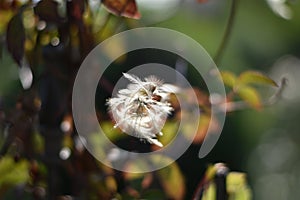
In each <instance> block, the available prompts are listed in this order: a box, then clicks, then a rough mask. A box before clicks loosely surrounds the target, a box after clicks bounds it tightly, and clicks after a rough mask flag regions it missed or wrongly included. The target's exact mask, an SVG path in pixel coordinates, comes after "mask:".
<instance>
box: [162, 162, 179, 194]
mask: <svg viewBox="0 0 300 200" xmlns="http://www.w3.org/2000/svg"><path fill="white" fill-rule="evenodd" d="M157 174H158V176H159V180H160V182H161V185H162V187H163V188H164V192H165V193H166V195H167V197H168V198H169V199H183V197H184V194H185V182H184V177H183V175H182V173H181V171H180V169H179V167H178V165H177V164H176V163H175V162H173V163H172V164H171V165H169V166H167V167H165V168H163V169H160V170H158V171H157Z"/></svg>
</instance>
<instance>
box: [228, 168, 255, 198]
mask: <svg viewBox="0 0 300 200" xmlns="http://www.w3.org/2000/svg"><path fill="white" fill-rule="evenodd" d="M226 186H227V192H228V194H229V200H250V199H252V193H251V190H250V188H249V186H248V184H247V180H246V174H244V173H239V172H230V173H229V174H228V175H227V178H226Z"/></svg>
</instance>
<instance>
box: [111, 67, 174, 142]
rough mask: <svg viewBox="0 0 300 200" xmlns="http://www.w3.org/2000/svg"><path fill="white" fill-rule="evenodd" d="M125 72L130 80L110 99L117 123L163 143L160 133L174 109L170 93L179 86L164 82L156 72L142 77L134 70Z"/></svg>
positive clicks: (149, 139) (137, 133) (122, 128)
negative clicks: (134, 73) (160, 139)
mask: <svg viewBox="0 0 300 200" xmlns="http://www.w3.org/2000/svg"><path fill="white" fill-rule="evenodd" d="M123 75H124V77H125V78H126V79H128V80H129V81H130V82H131V83H130V84H129V85H128V86H127V88H125V89H121V90H119V91H118V93H117V96H116V97H114V98H110V99H109V100H108V102H107V104H108V106H109V110H110V112H111V114H112V117H113V119H114V120H115V122H116V124H115V126H114V127H115V128H116V127H119V128H120V129H121V130H122V131H123V132H125V133H127V134H129V135H131V136H134V137H137V138H141V139H145V140H146V141H148V142H149V143H151V144H155V145H157V146H159V147H162V146H163V145H162V144H161V143H160V142H159V141H158V139H157V135H160V136H162V135H163V133H162V132H161V129H162V128H163V126H164V123H165V121H166V119H167V117H168V115H169V114H171V112H172V111H173V108H172V106H171V104H170V103H169V102H168V100H169V96H170V94H171V93H176V92H178V88H177V87H176V86H174V85H171V84H164V83H163V81H162V80H159V79H158V78H157V77H155V76H149V77H146V78H145V79H144V81H143V80H141V79H140V78H138V77H137V76H135V75H132V74H127V73H123Z"/></svg>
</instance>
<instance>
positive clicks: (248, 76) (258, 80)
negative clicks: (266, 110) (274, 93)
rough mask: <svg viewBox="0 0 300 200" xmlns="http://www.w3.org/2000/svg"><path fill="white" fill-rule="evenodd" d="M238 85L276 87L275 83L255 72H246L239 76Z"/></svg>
mask: <svg viewBox="0 0 300 200" xmlns="http://www.w3.org/2000/svg"><path fill="white" fill-rule="evenodd" d="M238 81H239V84H242V85H248V84H263V85H271V86H276V87H277V86H278V85H277V83H276V82H275V81H274V80H272V79H271V78H269V77H267V76H266V75H264V74H262V73H260V72H257V71H246V72H243V73H241V74H240V76H239V78H238Z"/></svg>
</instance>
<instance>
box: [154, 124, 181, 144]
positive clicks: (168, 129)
mask: <svg viewBox="0 0 300 200" xmlns="http://www.w3.org/2000/svg"><path fill="white" fill-rule="evenodd" d="M178 126H179V125H178V123H176V122H175V121H167V122H166V123H165V125H164V127H163V129H162V132H163V133H164V135H163V136H161V137H159V141H160V142H161V143H162V144H163V145H164V146H166V145H167V144H169V143H170V142H171V141H172V140H173V139H174V137H175V136H176V133H177V131H178Z"/></svg>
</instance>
